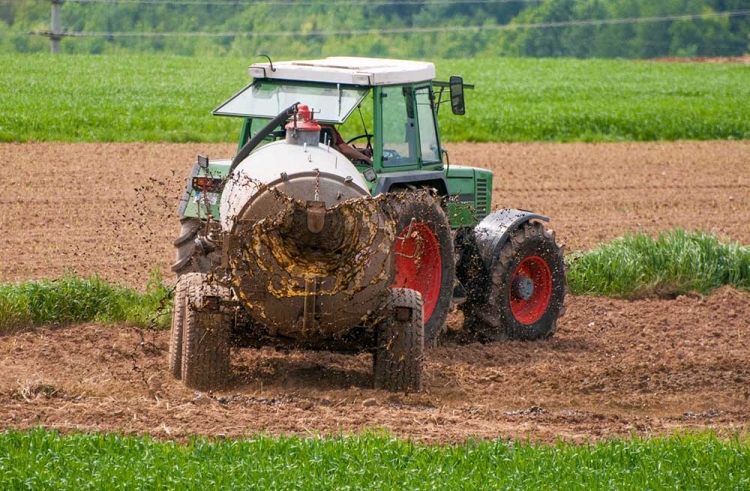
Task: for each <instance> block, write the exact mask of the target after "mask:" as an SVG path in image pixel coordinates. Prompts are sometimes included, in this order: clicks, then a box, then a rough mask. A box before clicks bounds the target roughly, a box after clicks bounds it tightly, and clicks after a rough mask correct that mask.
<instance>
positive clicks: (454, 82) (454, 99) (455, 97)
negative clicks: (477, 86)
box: [448, 76, 466, 116]
mask: <svg viewBox="0 0 750 491" xmlns="http://www.w3.org/2000/svg"><path fill="white" fill-rule="evenodd" d="M448 85H449V86H450V91H451V110H453V114H457V115H459V116H463V115H464V114H466V105H465V104H464V79H463V78H461V77H456V76H452V77H451V78H450V81H449V82H448Z"/></svg>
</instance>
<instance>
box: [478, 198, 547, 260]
mask: <svg viewBox="0 0 750 491" xmlns="http://www.w3.org/2000/svg"><path fill="white" fill-rule="evenodd" d="M531 220H542V221H545V222H549V218H548V217H546V216H543V215H538V214H536V213H534V212H531V211H527V210H515V209H511V208H506V209H503V210H498V211H495V212H493V213H491V214H490V215H487V216H486V217H485V218H484V219H483V220H482V221H481V222H479V224H478V225H477V226H476V227H474V230H473V232H472V236H473V237H472V238H473V242H474V244H475V247H476V252H477V253H478V254H479V257H480V258H481V260H482V263H483V264H484V267H485V270H486V271H491V270H492V265H493V264H494V263H495V261H496V260H497V258H498V256H499V255H500V250H501V249H502V248H503V245H505V243H506V242H507V241H508V239H509V238H510V234H511V233H512V232H513V231H514V230H515V229H517V228H518V227H519V226H521V225H523V224H524V223H526V222H528V221H531Z"/></svg>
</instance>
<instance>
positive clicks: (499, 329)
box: [462, 222, 567, 341]
mask: <svg viewBox="0 0 750 491" xmlns="http://www.w3.org/2000/svg"><path fill="white" fill-rule="evenodd" d="M514 276H515V277H516V285H515V286H514ZM532 277H533V278H532ZM488 280H489V281H488V284H486V285H482V287H483V288H484V289H485V291H486V292H487V295H486V296H485V297H484V298H483V299H482V300H480V301H478V300H477V299H476V298H474V299H471V300H470V301H467V302H466V304H464V306H463V307H462V309H463V310H464V316H465V327H467V328H468V329H470V330H471V331H473V332H474V333H475V334H477V335H479V336H480V337H481V338H484V339H485V340H489V341H497V340H502V339H514V340H534V339H541V338H546V337H549V336H552V335H553V334H554V332H555V329H556V328H557V320H558V318H559V317H560V316H561V315H562V314H563V313H564V306H563V304H564V301H565V293H566V290H567V286H566V282H565V262H564V260H563V250H562V247H560V246H559V245H558V244H557V242H556V241H555V235H554V232H552V231H549V230H547V229H545V228H544V225H542V224H541V223H539V222H527V223H525V224H522V225H521V226H519V227H518V228H517V229H516V230H514V231H513V232H512V233H511V235H510V238H509V239H508V241H507V242H506V243H505V244H504V245H503V247H502V249H501V250H500V254H499V256H498V257H497V258H496V259H495V261H494V263H493V265H492V269H491V271H490V272H489V278H488ZM519 281H520V282H521V283H522V282H523V281H526V282H527V284H529V282H531V283H530V284H533V288H532V289H531V290H528V289H527V290H526V291H525V292H524V291H523V288H524V287H523V286H518V285H519ZM526 288H528V286H527V287H526ZM524 296H529V298H528V299H525V298H524ZM545 299H547V300H545ZM514 309H515V312H514Z"/></svg>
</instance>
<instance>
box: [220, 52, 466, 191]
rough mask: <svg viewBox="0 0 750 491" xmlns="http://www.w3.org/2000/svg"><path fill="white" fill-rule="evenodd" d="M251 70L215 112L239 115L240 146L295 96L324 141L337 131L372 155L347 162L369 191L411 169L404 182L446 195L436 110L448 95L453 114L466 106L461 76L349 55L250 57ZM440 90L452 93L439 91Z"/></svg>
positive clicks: (380, 188) (274, 136)
mask: <svg viewBox="0 0 750 491" xmlns="http://www.w3.org/2000/svg"><path fill="white" fill-rule="evenodd" d="M249 73H250V75H251V76H252V77H253V82H252V83H251V84H250V85H248V86H247V87H245V88H244V89H242V90H241V91H240V92H238V93H237V94H236V95H235V96H233V97H232V98H231V99H229V100H228V101H226V102H225V103H224V104H222V105H221V106H219V107H218V108H217V109H216V110H215V111H214V114H215V115H219V116H235V117H242V118H244V125H243V129H242V132H241V135H240V142H239V146H240V147H242V146H243V145H244V144H245V143H246V142H247V141H248V140H250V139H251V138H252V137H253V135H255V134H257V132H258V131H260V130H261V129H262V128H263V127H265V126H266V125H267V124H268V122H269V120H271V119H272V118H274V117H275V116H276V115H277V114H279V112H281V111H283V110H284V108H286V107H289V106H290V105H292V104H295V103H297V102H299V103H302V104H305V105H307V106H309V107H310V108H311V109H312V111H313V113H314V116H315V119H316V120H317V121H318V122H319V123H321V124H322V125H323V127H322V131H321V142H322V143H325V144H328V145H335V143H336V141H337V140H338V139H337V138H336V136H337V135H336V133H338V134H339V135H341V138H342V139H343V141H344V142H345V143H346V144H347V145H350V146H352V147H353V148H355V149H356V150H358V152H361V153H362V154H364V155H367V156H368V157H370V158H371V162H372V163H370V161H369V159H368V160H367V161H365V160H353V162H354V163H355V165H357V168H358V169H359V170H360V172H361V173H363V175H364V176H365V178H366V179H367V181H368V183H369V186H370V190H371V192H372V193H373V194H378V193H380V192H384V191H389V190H390V188H391V187H392V186H393V185H394V184H395V183H396V181H399V182H401V181H403V179H401V178H395V179H394V175H393V174H394V173H409V177H408V180H409V181H410V182H412V181H413V182H415V183H416V182H417V181H429V182H428V184H429V185H431V186H432V187H434V188H435V189H437V190H438V191H439V192H440V194H444V195H445V194H448V192H449V190H448V186H447V183H446V181H445V173H444V170H445V169H444V166H445V164H446V162H444V154H445V152H444V150H443V149H442V148H441V146H440V137H439V132H438V125H437V121H436V115H437V112H438V108H439V106H440V104H441V103H443V102H448V101H450V103H451V107H452V109H453V112H454V114H463V113H464V99H463V88H464V87H465V86H464V84H463V81H462V80H461V78H460V77H451V81H450V82H436V81H433V79H434V77H435V66H434V65H433V64H432V63H427V62H420V61H405V60H386V59H374V58H351V57H335V58H326V59H322V60H311V61H289V62H280V63H275V64H274V63H270V62H268V63H256V64H253V65H251V66H250V68H249ZM469 87H470V86H469ZM446 89H448V90H449V91H450V98H448V97H447V96H446V97H445V98H444V92H445V91H446ZM280 138H283V131H281V129H278V130H277V131H275V132H272V133H271V134H270V135H269V136H268V137H267V141H269V142H270V141H274V140H275V139H280ZM420 171H424V172H428V173H431V174H430V175H427V174H425V175H420ZM436 173H440V175H438V174H436ZM389 174H390V175H391V176H390V178H389V176H388V175H389ZM405 176H406V174H404V175H403V177H405Z"/></svg>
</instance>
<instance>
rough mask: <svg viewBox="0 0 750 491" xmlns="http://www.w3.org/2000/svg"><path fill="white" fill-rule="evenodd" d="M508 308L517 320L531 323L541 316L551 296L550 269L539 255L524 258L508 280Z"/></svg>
mask: <svg viewBox="0 0 750 491" xmlns="http://www.w3.org/2000/svg"><path fill="white" fill-rule="evenodd" d="M509 293H510V295H509V296H510V299H509V300H510V310H511V312H512V313H513V316H514V317H515V318H516V320H517V321H518V322H521V323H522V324H533V323H534V322H537V321H538V320H539V319H541V318H542V316H543V315H544V313H545V312H546V311H547V307H548V306H549V304H550V300H551V298H552V271H551V270H550V268H549V265H548V264H547V261H545V260H544V259H543V258H542V257H540V256H530V257H527V258H525V259H524V260H523V261H521V263H520V264H519V265H518V266H517V267H516V270H515V272H514V273H513V278H512V279H511V282H510V292H509Z"/></svg>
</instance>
